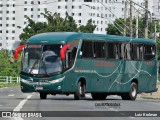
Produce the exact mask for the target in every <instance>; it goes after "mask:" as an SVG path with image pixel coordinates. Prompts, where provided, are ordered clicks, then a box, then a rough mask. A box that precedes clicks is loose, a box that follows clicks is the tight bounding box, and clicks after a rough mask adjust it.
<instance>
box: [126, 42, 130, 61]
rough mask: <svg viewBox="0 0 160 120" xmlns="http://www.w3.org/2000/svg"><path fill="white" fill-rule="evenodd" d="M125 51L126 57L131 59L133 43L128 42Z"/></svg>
mask: <svg viewBox="0 0 160 120" xmlns="http://www.w3.org/2000/svg"><path fill="white" fill-rule="evenodd" d="M125 53H126V59H127V60H131V44H126V47H125Z"/></svg>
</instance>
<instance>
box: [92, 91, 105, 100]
mask: <svg viewBox="0 0 160 120" xmlns="http://www.w3.org/2000/svg"><path fill="white" fill-rule="evenodd" d="M91 95H92V98H93V100H105V99H106V97H107V93H91Z"/></svg>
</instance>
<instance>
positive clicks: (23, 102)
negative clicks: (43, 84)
mask: <svg viewBox="0 0 160 120" xmlns="http://www.w3.org/2000/svg"><path fill="white" fill-rule="evenodd" d="M31 97H32V95H28V96H27V98H26V99H23V100H22V101H21V102H20V103H19V105H18V106H17V107H16V108H15V109H14V110H13V111H20V110H21V109H22V107H23V105H24V104H25V103H26V102H27V100H28V99H30V98H31Z"/></svg>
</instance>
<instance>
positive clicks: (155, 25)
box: [154, 20, 157, 40]
mask: <svg viewBox="0 0 160 120" xmlns="http://www.w3.org/2000/svg"><path fill="white" fill-rule="evenodd" d="M156 39H157V21H156V20H155V21H154V40H156Z"/></svg>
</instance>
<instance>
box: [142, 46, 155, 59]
mask: <svg viewBox="0 0 160 120" xmlns="http://www.w3.org/2000/svg"><path fill="white" fill-rule="evenodd" d="M155 52H156V50H155V46H154V45H144V60H151V59H153V58H155V55H156V53H155Z"/></svg>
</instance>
